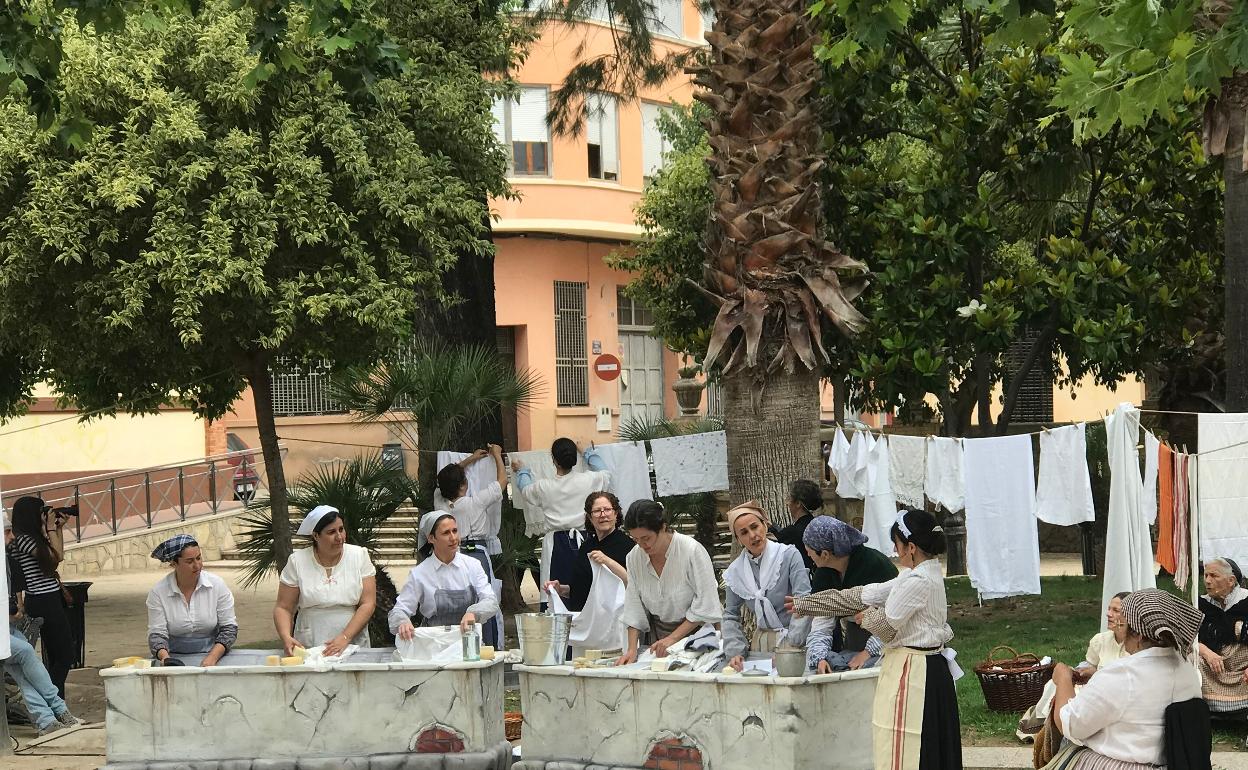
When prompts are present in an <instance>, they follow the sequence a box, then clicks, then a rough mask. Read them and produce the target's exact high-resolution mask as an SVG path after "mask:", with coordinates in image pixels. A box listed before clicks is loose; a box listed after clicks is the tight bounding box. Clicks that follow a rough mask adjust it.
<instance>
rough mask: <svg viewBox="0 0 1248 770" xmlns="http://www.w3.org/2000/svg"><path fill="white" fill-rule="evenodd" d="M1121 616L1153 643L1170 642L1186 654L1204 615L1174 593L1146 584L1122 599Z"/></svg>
mask: <svg viewBox="0 0 1248 770" xmlns="http://www.w3.org/2000/svg"><path fill="white" fill-rule="evenodd" d="M1122 617H1123V619H1124V620H1126V621H1127V628H1129V629H1130V630H1132V631H1135V632H1136V633H1137V634H1139V635H1140V636H1142V637H1144V638H1145V639H1147V640H1149V641H1150V642H1153V643H1155V644H1160V645H1164V646H1168V647H1169V646H1173V647H1175V648H1176V649H1177V650H1178V651H1179V654H1180V655H1182V656H1183V657H1187V655H1188V653H1190V652H1191V651H1192V643H1193V642H1194V641H1196V635H1197V634H1198V633H1200V622H1201V620H1202V617H1203V616H1202V615H1201V614H1200V610H1198V609H1196V608H1195V607H1193V606H1192V605H1190V604H1188V603H1187V602H1185V601H1183V600H1182V599H1180V598H1178V597H1177V596H1175V595H1174V594H1171V593H1167V592H1166V591H1159V590H1157V589H1156V588H1146V589H1144V590H1142V591H1132V592H1131V595H1130V596H1128V597H1127V598H1125V599H1123V600H1122Z"/></svg>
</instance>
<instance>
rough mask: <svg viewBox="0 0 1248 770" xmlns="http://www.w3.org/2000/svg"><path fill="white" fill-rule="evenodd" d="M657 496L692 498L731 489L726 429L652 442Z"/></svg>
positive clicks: (651, 448) (659, 439) (651, 450)
mask: <svg viewBox="0 0 1248 770" xmlns="http://www.w3.org/2000/svg"><path fill="white" fill-rule="evenodd" d="M650 452H651V455H652V457H653V458H654V483H655V490H654V491H655V493H656V494H658V495H659V496H660V497H667V496H668V495H689V494H693V493H695V492H719V491H722V490H725V489H727V488H728V444H727V441H726V440H725V437H724V432H723V431H722V430H717V431H712V432H711V433H694V434H692V435H689V436H670V437H668V438H658V439H654V440H653V441H651V442H650Z"/></svg>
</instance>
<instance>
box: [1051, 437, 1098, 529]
mask: <svg viewBox="0 0 1248 770" xmlns="http://www.w3.org/2000/svg"><path fill="white" fill-rule="evenodd" d="M1087 428H1088V426H1087V425H1086V424H1084V423H1079V424H1078V425H1067V426H1065V427H1062V428H1054V429H1052V430H1050V431H1046V432H1044V433H1041V434H1040V480H1039V481H1038V482H1037V485H1036V517H1037V518H1039V519H1040V520H1041V521H1044V522H1048V523H1049V524H1057V525H1060V526H1064V527H1069V526H1071V525H1074V524H1078V523H1080V522H1084V521H1095V520H1096V508H1095V507H1094V505H1093V503H1092V478H1091V476H1090V475H1089V473H1088V439H1087Z"/></svg>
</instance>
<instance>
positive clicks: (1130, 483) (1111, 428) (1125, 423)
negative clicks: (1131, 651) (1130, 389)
mask: <svg viewBox="0 0 1248 770" xmlns="http://www.w3.org/2000/svg"><path fill="white" fill-rule="evenodd" d="M1139 440H1140V410H1139V409H1137V408H1136V407H1135V405H1133V404H1128V403H1123V404H1119V405H1118V407H1117V408H1116V409H1114V413H1113V414H1111V415H1109V416H1108V417H1106V418H1105V441H1106V444H1107V446H1108V452H1109V525H1108V527H1107V529H1106V532H1105V578H1104V580H1103V581H1102V584H1101V585H1102V588H1101V630H1102V631H1103V630H1105V628H1106V624H1107V621H1106V620H1105V611H1106V610H1107V609H1109V602H1110V600H1111V599H1113V598H1114V594H1116V593H1119V592H1121V591H1139V590H1140V589H1143V588H1156V587H1157V577H1156V574H1155V573H1154V569H1155V568H1154V565H1153V541H1152V537H1151V536H1150V535H1149V532H1148V520H1147V519H1146V518H1145V515H1144V506H1143V504H1142V502H1141V498H1142V497H1143V496H1144V480H1143V478H1142V477H1141V475H1140V453H1139V450H1138V449H1137V448H1136V446H1137V445H1138V444H1139Z"/></svg>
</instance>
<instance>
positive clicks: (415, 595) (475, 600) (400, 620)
mask: <svg viewBox="0 0 1248 770" xmlns="http://www.w3.org/2000/svg"><path fill="white" fill-rule="evenodd" d="M459 539H460V538H459V524H458V522H457V521H456V519H455V515H454V514H452V513H450V512H449V511H430V512H429V513H426V514H425V515H424V516H422V517H421V518H420V540H421V542H422V543H423V545H422V546H421V548H420V552H421V561H420V563H419V564H417V565H416V566H415V567H412V571H411V572H410V573H409V574H408V576H407V582H406V583H404V584H403V590H401V591H399V598H398V600H397V601H395V603H394V609H393V610H391V611H390V614H389V616H388V618H387V620H388V622H389V624H390V631H391V632H392V633H393V634H394V635H395V636H398V637H399V638H400V639H411V638H412V635H413V634H414V632H415V625H414V624H413V623H412V618H413V617H414V616H417V615H418V616H419V617H420V625H425V626H459V627H460V628H461V629H463V630H467V629H468V628H470V627H472V626H474V625H476V624H478V623H484V622H485V621H487V620H489V619H490V618H491V617H493V616H494V615H495V614H497V613H498V597H496V596H495V594H494V587H493V586H491V585H490V580H489V578H488V577H487V576H486V574H485V569H484V568H483V567H482V566H481V562H479V561H477V560H476V559H474V558H472V557H471V556H468V555H466V554H463V553H460V550H459Z"/></svg>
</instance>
